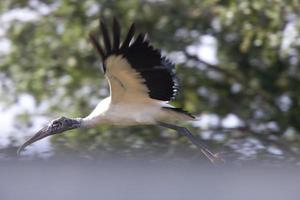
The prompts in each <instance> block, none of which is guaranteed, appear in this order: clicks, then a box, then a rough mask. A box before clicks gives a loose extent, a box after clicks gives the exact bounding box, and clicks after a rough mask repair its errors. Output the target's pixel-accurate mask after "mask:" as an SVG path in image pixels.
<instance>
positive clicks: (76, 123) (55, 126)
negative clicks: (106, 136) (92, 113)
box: [18, 117, 82, 154]
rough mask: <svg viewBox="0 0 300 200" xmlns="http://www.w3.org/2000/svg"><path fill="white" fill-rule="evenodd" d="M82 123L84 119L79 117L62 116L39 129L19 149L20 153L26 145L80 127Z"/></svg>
mask: <svg viewBox="0 0 300 200" xmlns="http://www.w3.org/2000/svg"><path fill="white" fill-rule="evenodd" d="M81 124H82V120H81V119H80V118H79V119H70V118H66V117H60V118H58V119H55V120H53V121H51V122H50V123H49V124H48V125H47V126H45V127H44V128H42V129H41V130H40V131H38V132H37V133H36V134H35V135H34V136H32V137H31V138H30V139H29V140H27V141H26V142H25V143H24V144H23V145H22V146H21V147H20V148H19V149H18V154H20V153H21V151H22V150H23V149H25V147H27V146H28V145H30V144H32V143H34V142H36V141H38V140H41V139H43V138H45V137H48V136H50V135H55V134H60V133H62V132H64V131H68V130H71V129H75V128H79V127H80V126H81Z"/></svg>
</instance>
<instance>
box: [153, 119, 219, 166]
mask: <svg viewBox="0 0 300 200" xmlns="http://www.w3.org/2000/svg"><path fill="white" fill-rule="evenodd" d="M159 125H160V126H162V127H165V128H169V129H173V130H175V131H177V132H178V133H179V134H181V135H184V136H186V137H187V138H188V139H189V140H190V141H191V142H192V143H193V144H194V145H196V146H197V147H198V148H199V149H200V151H201V152H202V153H203V154H204V155H205V156H206V157H207V158H208V159H209V160H210V161H211V162H212V163H215V162H216V161H220V160H221V161H223V160H222V158H220V156H219V155H218V154H214V153H212V152H211V151H210V150H209V149H208V148H207V147H206V145H204V144H203V143H201V142H200V141H199V140H198V139H197V138H196V137H195V136H194V135H193V134H192V133H191V132H190V131H189V130H188V129H187V128H185V127H181V126H177V125H174V124H167V123H164V122H159Z"/></svg>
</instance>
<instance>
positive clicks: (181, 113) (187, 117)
mask: <svg viewBox="0 0 300 200" xmlns="http://www.w3.org/2000/svg"><path fill="white" fill-rule="evenodd" d="M162 109H165V110H167V111H170V112H172V113H174V114H176V115H178V117H179V118H181V119H183V120H190V121H194V120H196V117H195V116H194V115H192V114H191V113H189V112H187V111H185V110H183V109H182V108H174V107H162Z"/></svg>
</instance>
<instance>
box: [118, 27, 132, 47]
mask: <svg viewBox="0 0 300 200" xmlns="http://www.w3.org/2000/svg"><path fill="white" fill-rule="evenodd" d="M134 32H135V26H134V24H132V25H131V26H130V28H129V31H128V33H127V36H126V38H125V40H124V42H123V44H122V46H121V48H120V49H121V50H123V49H125V48H128V47H129V44H130V41H131V40H132V37H133V35H134Z"/></svg>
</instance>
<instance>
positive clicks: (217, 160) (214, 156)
mask: <svg viewBox="0 0 300 200" xmlns="http://www.w3.org/2000/svg"><path fill="white" fill-rule="evenodd" d="M201 152H202V153H203V154H204V155H205V156H206V157H207V158H208V159H209V161H210V162H211V163H212V164H224V163H225V159H224V158H223V155H222V152H219V153H212V152H211V151H209V150H207V149H201Z"/></svg>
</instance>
